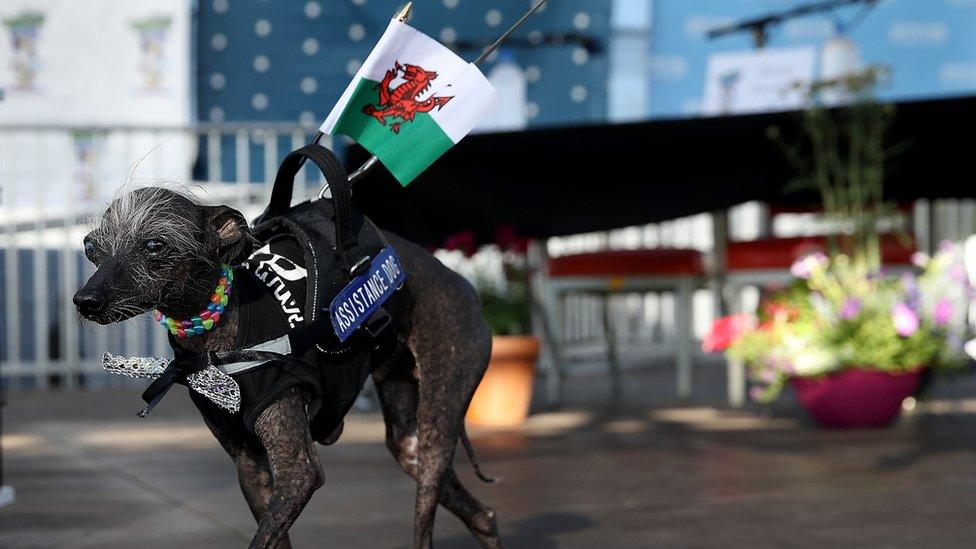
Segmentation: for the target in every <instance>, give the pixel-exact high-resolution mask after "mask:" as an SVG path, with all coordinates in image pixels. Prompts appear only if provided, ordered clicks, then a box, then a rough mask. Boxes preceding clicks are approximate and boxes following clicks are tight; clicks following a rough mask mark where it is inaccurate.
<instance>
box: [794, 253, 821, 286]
mask: <svg viewBox="0 0 976 549" xmlns="http://www.w3.org/2000/svg"><path fill="white" fill-rule="evenodd" d="M828 263H829V260H828V259H827V256H826V255H824V253H823V252H814V253H812V254H808V255H805V256H803V257H801V258H800V259H797V260H796V261H794V262H793V265H792V266H790V274H792V275H793V276H795V277H796V278H802V279H804V280H808V279H809V278H810V277H811V276H813V273H815V272H816V271H819V270H820V269H823V268H824V267H826V266H827V264H828Z"/></svg>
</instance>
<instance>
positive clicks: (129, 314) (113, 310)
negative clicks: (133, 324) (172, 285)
mask: <svg viewBox="0 0 976 549" xmlns="http://www.w3.org/2000/svg"><path fill="white" fill-rule="evenodd" d="M153 307H154V305H146V304H139V305H133V304H122V305H119V304H116V305H109V306H108V307H106V308H104V309H102V310H101V311H97V312H91V311H84V312H83V311H81V310H79V311H78V313H79V314H80V315H81V316H82V317H83V318H84V319H85V320H89V321H91V322H94V323H95V324H100V325H102V326H106V325H108V324H115V323H117V322H123V321H126V320H129V319H130V318H133V317H136V316H139V315H141V314H142V313H145V312H147V311H149V310H150V309H152V308H153Z"/></svg>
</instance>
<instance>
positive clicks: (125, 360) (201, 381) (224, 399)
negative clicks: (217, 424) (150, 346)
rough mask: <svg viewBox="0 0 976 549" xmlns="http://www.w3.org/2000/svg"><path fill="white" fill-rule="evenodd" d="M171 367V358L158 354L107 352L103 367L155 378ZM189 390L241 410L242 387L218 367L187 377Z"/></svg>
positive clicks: (235, 410)
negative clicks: (161, 356) (153, 355)
mask: <svg viewBox="0 0 976 549" xmlns="http://www.w3.org/2000/svg"><path fill="white" fill-rule="evenodd" d="M167 366H169V359H166V358H158V357H123V356H115V355H113V354H112V353H109V352H107V351H106V352H105V354H103V355H102V368H104V369H105V371H106V372H108V373H110V374H118V375H123V376H128V377H135V378H140V379H156V378H157V377H159V376H160V374H162V373H163V371H165V370H166V367H167ZM186 382H187V385H188V386H189V387H190V389H193V390H194V391H196V392H198V393H200V394H201V395H203V396H205V397H207V399H209V400H210V401H211V402H213V403H214V404H216V405H217V406H220V407H221V408H223V409H225V410H227V411H230V412H237V411H238V410H240V409H241V388H240V386H238V385H237V382H236V381H234V378H232V377H230V376H229V375H227V374H225V373H224V372H221V371H220V370H219V369H217V368H216V367H215V366H208V367H206V368H204V369H203V370H200V371H199V372H193V373H192V374H190V375H188V376H186Z"/></svg>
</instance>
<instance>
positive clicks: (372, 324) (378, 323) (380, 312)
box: [363, 307, 393, 337]
mask: <svg viewBox="0 0 976 549" xmlns="http://www.w3.org/2000/svg"><path fill="white" fill-rule="evenodd" d="M392 320H393V317H392V316H390V313H388V312H386V309H384V308H382V307H380V308H379V309H377V310H376V312H375V313H373V314H372V316H370V317H369V318H368V319H366V323H365V324H364V325H363V327H364V328H366V331H367V332H369V335H371V336H373V337H379V336H380V334H382V333H383V331H384V330H386V327H387V326H389V325H390V322H391V321H392Z"/></svg>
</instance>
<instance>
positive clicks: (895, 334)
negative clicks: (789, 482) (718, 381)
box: [705, 243, 973, 427]
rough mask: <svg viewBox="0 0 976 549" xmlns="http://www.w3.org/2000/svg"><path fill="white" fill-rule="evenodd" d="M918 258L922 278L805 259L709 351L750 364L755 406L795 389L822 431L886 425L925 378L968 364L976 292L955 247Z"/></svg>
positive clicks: (730, 322)
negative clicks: (787, 280) (781, 286)
mask: <svg viewBox="0 0 976 549" xmlns="http://www.w3.org/2000/svg"><path fill="white" fill-rule="evenodd" d="M914 261H915V263H916V270H917V272H906V273H904V274H902V275H901V276H898V277H893V276H883V275H872V274H871V273H869V272H867V271H866V270H864V268H863V266H861V265H858V264H856V263H854V262H852V261H851V259H850V258H849V257H848V256H846V255H843V254H839V255H836V256H834V257H833V258H828V257H827V256H826V255H824V254H822V253H815V254H811V255H808V256H806V257H803V258H801V259H800V260H798V261H797V262H796V263H795V264H794V266H793V269H792V270H793V273H794V274H795V275H796V276H797V280H796V281H795V282H794V283H793V284H791V285H789V286H788V287H787V288H784V289H782V290H779V291H776V292H773V293H772V294H770V295H769V296H767V297H766V298H765V299H763V300H762V302H761V306H760V309H759V311H758V312H757V314H755V315H734V316H732V317H726V318H724V319H721V321H720V322H717V323H716V324H715V325H714V326H713V329H712V330H711V332H710V333H709V334H708V336H707V337H706V339H705V348H706V349H707V350H724V351H725V352H726V354H727V355H728V357H729V358H730V359H731V360H740V361H742V362H743V363H745V364H746V365H747V366H748V371H749V374H750V379H751V381H752V383H753V385H752V387H751V389H750V391H749V394H750V396H751V397H752V398H753V399H755V400H757V401H760V402H769V401H771V400H773V399H775V398H776V397H777V396H778V395H779V394H780V392H781V391H782V389H783V388H784V387H785V386H786V385H787V384H789V385H791V386H792V388H793V390H794V392H795V393H796V396H797V399H798V400H799V402H800V404H801V405H802V406H803V407H804V408H805V409H806V410H807V411H808V412H809V413H810V415H811V416H812V417H813V418H814V419H815V420H816V421H817V422H819V423H820V424H822V425H824V426H827V427H880V426H884V425H887V424H889V423H891V421H892V420H893V419H894V418H895V417H897V415H898V412H899V410H900V409H901V403H902V401H903V400H904V399H905V398H906V397H908V396H911V395H912V394H914V393H915V392H916V391H917V389H918V388H919V382H920V380H921V378H922V375H923V374H927V373H934V372H955V371H961V370H962V369H964V368H965V367H966V365H967V359H966V356H965V353H964V343H965V341H966V339H967V338H968V337H969V336H970V335H971V334H970V331H969V327H968V322H967V315H968V303H969V300H970V299H971V298H972V297H973V295H972V289H971V286H970V283H969V280H968V278H967V277H966V272H965V269H964V267H963V262H962V257H961V254H960V253H959V250H958V247H957V246H955V245H953V244H951V243H944V244H943V245H942V247H941V248H940V249H939V251H938V252H937V253H936V254H935V255H934V256H933V257H931V258H930V257H928V256H926V255H924V254H916V256H915V258H914Z"/></svg>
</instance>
